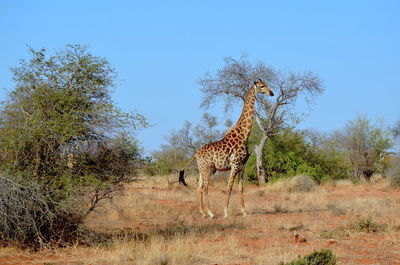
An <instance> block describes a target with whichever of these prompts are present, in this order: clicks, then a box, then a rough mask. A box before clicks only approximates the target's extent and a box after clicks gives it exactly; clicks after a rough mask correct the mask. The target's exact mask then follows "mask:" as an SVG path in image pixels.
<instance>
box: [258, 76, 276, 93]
mask: <svg viewBox="0 0 400 265" xmlns="http://www.w3.org/2000/svg"><path fill="white" fill-rule="evenodd" d="M254 85H255V86H256V89H257V93H264V94H268V95H270V96H271V97H273V96H274V92H272V90H271V89H270V88H269V87H268V86H267V84H266V83H264V82H263V81H262V80H261V79H258V81H254Z"/></svg>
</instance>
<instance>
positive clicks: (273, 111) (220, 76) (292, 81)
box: [198, 55, 323, 184]
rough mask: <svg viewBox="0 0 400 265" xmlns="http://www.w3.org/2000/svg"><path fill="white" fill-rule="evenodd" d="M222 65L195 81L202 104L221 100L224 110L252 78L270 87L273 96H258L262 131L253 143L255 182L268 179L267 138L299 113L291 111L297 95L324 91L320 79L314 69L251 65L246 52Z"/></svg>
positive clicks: (240, 99)
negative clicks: (265, 157)
mask: <svg viewBox="0 0 400 265" xmlns="http://www.w3.org/2000/svg"><path fill="white" fill-rule="evenodd" d="M224 62H225V65H224V66H223V67H222V68H221V69H219V70H217V71H216V72H215V73H214V74H211V73H209V72H206V73H205V74H204V76H203V77H202V78H200V79H199V81H198V83H199V84H200V86H201V91H202V92H203V95H204V96H203V100H202V103H201V107H203V108H206V109H207V108H209V107H210V106H211V105H213V104H214V103H216V102H218V101H220V100H221V101H222V102H223V103H224V110H225V112H226V113H227V112H228V111H230V110H231V109H232V108H233V107H234V105H235V103H237V102H244V100H245V95H246V92H247V91H248V89H249V87H250V86H252V84H253V82H254V80H257V79H259V78H260V79H262V80H263V81H265V82H266V83H267V84H268V86H269V87H270V88H271V89H272V91H273V92H274V94H275V98H273V99H267V98H265V97H263V96H262V95H258V98H257V101H256V102H257V104H256V114H255V120H256V124H257V126H258V127H259V129H260V131H261V137H260V139H259V142H258V143H257V144H256V145H255V146H254V152H255V155H256V161H257V176H258V183H259V184H261V183H264V182H266V180H267V174H266V173H265V169H264V165H263V160H264V159H263V148H264V146H265V143H266V141H267V139H268V138H269V137H271V136H272V135H273V134H274V132H276V131H277V130H279V128H280V127H281V126H282V125H283V124H284V123H285V122H286V123H287V122H289V120H290V119H292V120H298V119H299V118H300V116H299V115H298V114H296V113H294V112H293V106H294V104H295V103H296V101H297V99H298V98H299V97H304V98H305V99H306V101H307V103H309V104H310V103H312V100H313V99H314V97H315V96H317V95H319V94H321V93H322V92H323V87H322V82H321V80H320V78H319V77H318V76H317V75H316V74H314V73H313V72H310V71H306V72H293V71H279V70H276V69H275V68H273V67H271V66H267V65H266V64H265V63H263V62H258V63H256V64H252V63H251V62H250V61H249V60H248V59H247V56H246V55H242V56H241V57H240V58H239V59H235V58H232V57H228V58H225V59H224Z"/></svg>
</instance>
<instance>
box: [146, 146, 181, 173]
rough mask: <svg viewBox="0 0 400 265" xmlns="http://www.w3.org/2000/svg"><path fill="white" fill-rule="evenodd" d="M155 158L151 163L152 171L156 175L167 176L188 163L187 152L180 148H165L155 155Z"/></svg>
mask: <svg viewBox="0 0 400 265" xmlns="http://www.w3.org/2000/svg"><path fill="white" fill-rule="evenodd" d="M153 156H154V158H155V160H154V162H152V163H151V165H150V166H151V168H152V171H153V172H155V174H156V175H167V174H171V173H174V172H176V171H177V170H179V169H180V168H181V167H183V166H184V164H185V163H186V161H187V155H186V152H185V151H184V150H182V149H179V148H170V147H164V148H163V149H162V150H160V151H156V152H154V153H153Z"/></svg>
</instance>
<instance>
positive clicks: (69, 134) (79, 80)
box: [0, 45, 147, 244]
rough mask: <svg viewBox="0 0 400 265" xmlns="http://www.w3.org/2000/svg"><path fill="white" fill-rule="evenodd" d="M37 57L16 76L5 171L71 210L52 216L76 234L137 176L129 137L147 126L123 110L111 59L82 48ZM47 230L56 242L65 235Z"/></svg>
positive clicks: (4, 120)
mask: <svg viewBox="0 0 400 265" xmlns="http://www.w3.org/2000/svg"><path fill="white" fill-rule="evenodd" d="M29 51H30V53H31V56H32V58H31V59H30V60H29V61H25V60H21V62H20V65H19V66H18V67H14V68H12V71H13V74H14V78H13V80H14V82H15V84H16V86H15V88H14V89H13V90H12V91H11V92H10V93H9V94H8V99H7V100H6V101H5V102H3V103H2V106H1V109H0V148H1V150H2V152H1V155H0V162H1V163H0V171H1V172H2V174H5V175H7V176H10V178H11V179H15V178H17V179H19V180H26V181H28V182H29V183H36V184H37V186H39V187H41V188H40V190H43V191H46V192H47V193H46V196H45V197H44V198H45V199H43V200H47V202H46V203H47V204H49V205H50V204H51V203H53V204H55V205H58V206H66V205H68V207H67V208H65V207H61V208H60V207H58V206H57V207H53V208H54V209H56V210H54V211H52V213H53V214H55V215H58V214H62V213H63V214H64V213H66V214H65V216H69V217H71V218H70V219H69V220H64V222H65V223H66V225H68V222H71V223H70V225H71V227H75V226H76V223H75V224H74V225H72V223H73V222H78V223H79V222H81V220H83V217H84V216H86V215H87V214H88V213H89V212H90V211H92V210H93V209H94V208H95V206H96V204H97V203H98V201H100V200H101V199H104V198H107V197H110V196H112V194H114V192H115V191H116V190H118V188H119V184H120V183H121V182H123V181H127V180H128V179H129V176H130V175H132V174H134V173H135V169H136V168H137V167H138V163H139V162H140V160H141V159H140V150H139V148H138V145H137V142H136V140H135V139H134V138H133V137H132V136H131V135H130V134H129V133H128V131H129V130H132V128H133V130H136V129H138V128H139V127H142V126H146V125H147V123H146V120H145V119H144V117H143V116H142V115H140V114H137V113H136V114H128V113H123V112H121V111H120V110H119V109H118V108H116V107H115V105H114V103H113V101H112V100H111V92H112V90H111V88H112V87H113V86H114V80H115V78H116V74H115V71H114V69H113V68H111V67H110V65H109V63H108V61H107V60H106V59H104V58H100V57H97V56H93V55H92V54H90V53H89V52H88V51H87V48H86V47H84V46H80V45H68V46H67V47H66V48H65V49H64V50H62V51H59V52H56V53H55V55H51V56H48V55H46V50H44V49H41V50H38V51H36V50H34V49H30V50H29ZM17 183H19V182H18V181H17ZM21 196H22V195H21ZM24 196H25V195H24ZM22 197H23V196H22ZM1 200H2V198H0V201H1ZM50 201H51V203H50ZM71 205H73V206H71ZM61 209H62V210H61ZM74 216H78V217H74ZM57 218H58V217H57ZM7 220H11V219H7ZM45 224H46V225H47V226H51V227H47V228H46V225H44V229H47V231H48V232H49V233H50V234H51V233H59V232H60V231H58V230H57V229H55V226H52V223H51V222H47V223H45ZM76 227H77V226H76ZM50 234H49V235H46V236H44V235H43V236H42V237H40V238H37V237H35V239H33V241H35V240H36V241H35V242H36V243H37V244H40V242H39V241H38V240H39V239H40V240H41V241H42V242H43V241H44V240H45V239H46V240H50V239H51V238H52V235H50Z"/></svg>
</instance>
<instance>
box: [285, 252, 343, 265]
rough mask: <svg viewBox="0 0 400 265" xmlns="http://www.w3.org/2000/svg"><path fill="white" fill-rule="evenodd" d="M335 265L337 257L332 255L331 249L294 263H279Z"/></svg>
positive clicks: (286, 264)
mask: <svg viewBox="0 0 400 265" xmlns="http://www.w3.org/2000/svg"><path fill="white" fill-rule="evenodd" d="M335 264H336V257H335V255H333V254H332V251H331V250H330V249H323V250H321V251H314V252H313V253H311V254H309V255H307V256H304V257H302V258H299V259H297V260H295V261H292V262H288V263H284V262H281V263H279V265H335Z"/></svg>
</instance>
